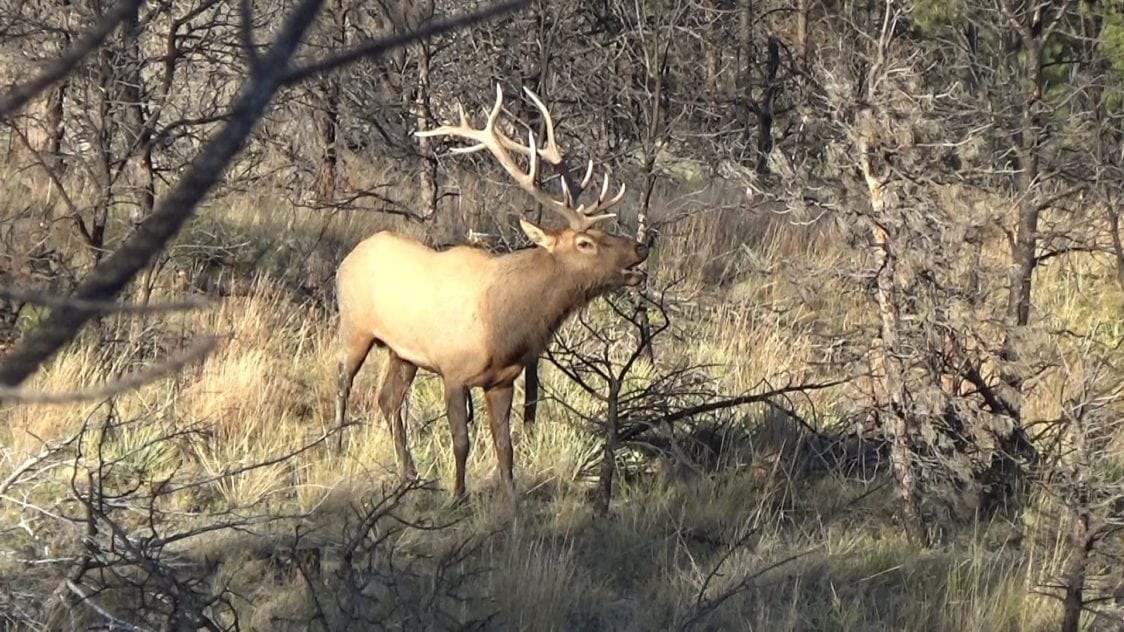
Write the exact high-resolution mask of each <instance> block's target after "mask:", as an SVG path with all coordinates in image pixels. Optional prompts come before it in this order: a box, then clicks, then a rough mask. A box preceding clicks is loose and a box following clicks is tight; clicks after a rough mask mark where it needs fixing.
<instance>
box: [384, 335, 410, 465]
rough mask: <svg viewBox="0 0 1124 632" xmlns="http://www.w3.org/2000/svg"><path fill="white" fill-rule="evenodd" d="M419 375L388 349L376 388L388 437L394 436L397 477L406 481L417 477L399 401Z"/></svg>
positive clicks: (407, 363) (400, 401) (408, 363)
mask: <svg viewBox="0 0 1124 632" xmlns="http://www.w3.org/2000/svg"><path fill="white" fill-rule="evenodd" d="M417 373H418V367H417V365H415V364H412V363H410V362H407V361H406V360H403V359H402V358H400V357H398V354H396V353H394V352H393V351H389V350H388V356H387V362H386V374H385V375H384V376H383V380H382V387H381V388H380V389H379V410H380V411H381V412H382V415H383V418H385V419H386V422H387V425H389V426H390V434H391V436H392V437H394V453H395V457H396V459H397V461H398V474H399V475H400V476H401V477H402V478H403V479H406V480H412V479H415V478H417V477H418V472H417V469H416V468H415V467H414V458H413V457H412V456H411V455H410V447H409V446H408V445H406V420H405V418H404V417H405V415H404V414H403V411H402V402H403V400H405V399H406V392H407V391H408V390H409V389H410V384H411V383H413V381H414V376H415V375H417Z"/></svg>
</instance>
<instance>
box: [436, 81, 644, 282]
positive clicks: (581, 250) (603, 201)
mask: <svg viewBox="0 0 1124 632" xmlns="http://www.w3.org/2000/svg"><path fill="white" fill-rule="evenodd" d="M523 91H524V92H525V93H526V94H527V96H528V97H530V99H531V101H532V102H534V104H535V107H536V108H538V110H539V112H540V113H541V114H542V117H543V123H544V124H545V127H546V144H545V145H544V146H543V147H541V148H540V147H538V145H537V143H536V141H535V136H534V134H533V133H532V132H530V131H528V133H527V144H526V145H523V144H521V143H518V142H516V141H514V140H512V139H511V138H510V137H509V136H507V135H506V134H505V133H504V132H503V131H502V130H501V129H500V128H499V127H498V126H497V122H498V120H499V117H500V113H501V112H502V111H503V90H502V89H501V87H500V86H499V84H497V85H496V102H495V104H494V105H493V106H492V109H491V111H489V113H488V117H487V121H486V123H485V124H484V127H483V128H480V129H476V128H473V127H472V126H471V125H470V124H469V123H468V117H467V116H465V113H464V108H463V107H461V106H460V105H459V104H458V106H457V107H458V112H459V114H460V122H459V123H458V124H457V125H442V126H440V127H437V128H434V129H431V130H424V131H418V132H415V135H416V136H419V137H433V136H452V137H457V138H461V139H463V140H467V141H470V142H471V143H472V144H471V145H469V146H467V147H455V148H453V149H452V152H453V153H457V154H468V153H473V152H477V151H480V150H482V149H487V150H488V151H489V152H491V154H492V155H493V156H494V157H495V158H496V160H497V161H498V162H499V163H500V166H502V167H503V169H504V170H505V171H506V172H507V173H508V175H510V176H511V177H512V178H513V179H514V180H515V182H516V183H517V184H518V185H519V186H520V188H522V189H523V190H524V191H526V192H528V193H530V194H531V196H532V197H533V198H535V200H537V201H538V202H539V203H540V204H542V205H543V206H544V207H546V208H548V209H550V210H551V211H553V212H554V213H555V214H557V215H558V216H560V217H561V218H562V219H563V220H564V221H565V222H566V226H565V227H564V228H559V229H546V228H543V227H540V226H537V225H535V224H534V223H532V222H531V221H530V220H528V219H526V218H520V220H519V225H520V226H521V227H522V229H523V232H524V233H525V234H526V235H527V237H528V238H529V239H530V240H531V242H532V243H534V244H535V245H536V246H538V247H540V248H543V249H544V250H545V251H547V252H549V253H550V254H551V255H553V257H554V258H555V260H556V262H557V263H558V264H559V265H560V266H562V267H563V268H565V269H566V270H568V271H570V272H571V273H572V274H573V275H574V276H575V277H577V278H579V279H581V280H583V281H586V282H587V283H588V284H589V287H590V290H591V291H592V292H594V293H598V292H599V291H602V290H605V289H609V288H612V287H621V286H629V287H635V286H637V285H639V284H640V283H641V282H642V281H643V280H644V273H643V272H641V271H638V270H636V269H634V268H635V267H636V266H638V265H639V264H640V263H642V262H643V261H644V260H645V259H647V257H648V247H647V245H645V244H642V243H639V242H636V241H634V240H632V239H629V238H626V237H621V236H617V235H611V234H609V233H607V232H605V231H603V230H601V229H599V228H596V225H597V224H598V223H599V222H602V221H604V220H607V219H611V218H613V217H616V214H615V213H605V212H604V211H606V210H608V209H609V208H611V207H613V206H615V205H616V204H618V203H619V202H620V201H621V200H622V199H623V198H624V193H625V185H624V184H621V188H620V190H618V191H617V193H616V195H614V196H612V197H608V194H609V175H608V174H607V173H606V174H605V175H604V177H603V178H602V181H601V190H600V193H599V194H598V196H597V199H596V200H595V201H594V202H593V203H592V204H589V205H586V204H584V203H583V204H579V205H577V206H576V207H575V203H576V199H577V198H578V197H580V196H581V194H582V192H584V191H585V190H586V188H587V187H588V186H589V183H590V180H591V179H592V177H593V161H592V160H590V161H588V163H587V166H586V170H585V175H584V177H582V179H581V182H580V183H579V184H578V186H577V191H576V192H575V191H574V190H573V188H572V184H571V182H570V177H569V170H568V169H565V168H564V167H565V165H564V159H563V157H562V152H561V151H559V149H558V145H557V143H556V142H555V136H554V120H553V119H552V117H551V115H550V111H549V110H548V109H547V108H546V106H545V105H544V104H543V102H542V100H541V99H539V97H538V95H536V94H535V93H534V92H532V91H531V90H530V89H529V88H526V87H524V88H523ZM512 152H515V153H516V154H519V155H522V156H525V157H526V158H527V161H528V168H527V170H526V171H524V170H522V169H521V168H520V167H519V165H518V163H517V162H516V160H515V158H514V157H513V156H512ZM542 161H546V162H549V163H551V164H552V165H555V166H556V167H563V173H562V177H561V181H562V194H563V197H562V199H557V198H554V197H552V196H551V195H549V194H548V193H546V192H545V191H543V190H542V189H540V188H539V187H538V183H537V179H538V169H539V165H540V164H541V162H542Z"/></svg>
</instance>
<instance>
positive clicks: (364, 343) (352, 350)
mask: <svg viewBox="0 0 1124 632" xmlns="http://www.w3.org/2000/svg"><path fill="white" fill-rule="evenodd" d="M374 343H375V338H374V336H372V335H370V334H367V333H363V332H358V331H355V330H353V329H351V328H350V327H347V326H346V325H341V326H340V337H339V346H340V352H339V374H338V376H337V387H338V388H337V394H336V418H335V422H336V423H335V427H336V428H341V429H342V428H343V423H344V418H345V417H346V415H347V398H348V396H350V395H351V385H352V383H354V381H355V375H356V374H357V373H359V369H360V368H362V367H363V361H364V360H366V359H367V354H368V353H369V352H370V351H371V346H372V345H374ZM342 441H343V432H342V430H341V432H340V442H341V443H342Z"/></svg>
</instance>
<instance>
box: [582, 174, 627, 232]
mask: <svg viewBox="0 0 1124 632" xmlns="http://www.w3.org/2000/svg"><path fill="white" fill-rule="evenodd" d="M625 190H626V187H625V184H624V183H623V182H622V183H621V189H620V191H618V192H617V194H616V195H614V196H613V197H612V198H610V199H608V200H606V199H605V195H607V194H608V193H609V174H608V173H606V174H605V177H604V178H603V179H602V181H601V193H600V194H598V196H597V201H596V202H594V203H593V204H592V205H590V206H589V208H586V206H585V204H582V205H581V206H579V207H578V208H577V211H576V213H577V215H578V216H579V217H580V218H581V221H582V223H583V224H584V226H585V227H586V228H589V227H590V226H592V225H593V224H595V223H597V222H600V221H604V220H607V219H611V218H614V217H616V216H617V214H616V213H602V214H600V215H594V214H593V213H596V212H597V211H604V210H606V209H608V208H612V207H613V206H616V205H617V204H618V203H619V202H620V201H621V200H622V199H624V192H625Z"/></svg>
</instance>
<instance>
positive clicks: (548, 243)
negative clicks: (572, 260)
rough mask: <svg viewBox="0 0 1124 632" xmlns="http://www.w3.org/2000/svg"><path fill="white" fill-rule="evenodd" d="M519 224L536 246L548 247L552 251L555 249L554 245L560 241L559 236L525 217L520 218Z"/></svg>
mask: <svg viewBox="0 0 1124 632" xmlns="http://www.w3.org/2000/svg"><path fill="white" fill-rule="evenodd" d="M519 226H520V227H522V228H523V232H524V233H526V235H527V237H528V238H529V239H530V240H531V241H533V242H534V243H535V245H536V246H540V247H542V248H546V249H547V250H548V251H550V250H554V245H555V244H557V243H558V238H557V237H555V236H554V235H551V234H550V233H548V232H546V231H545V230H543V229H541V228H539V227H538V226H535V225H534V224H532V223H531V222H529V221H527V220H525V219H523V218H519Z"/></svg>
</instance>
